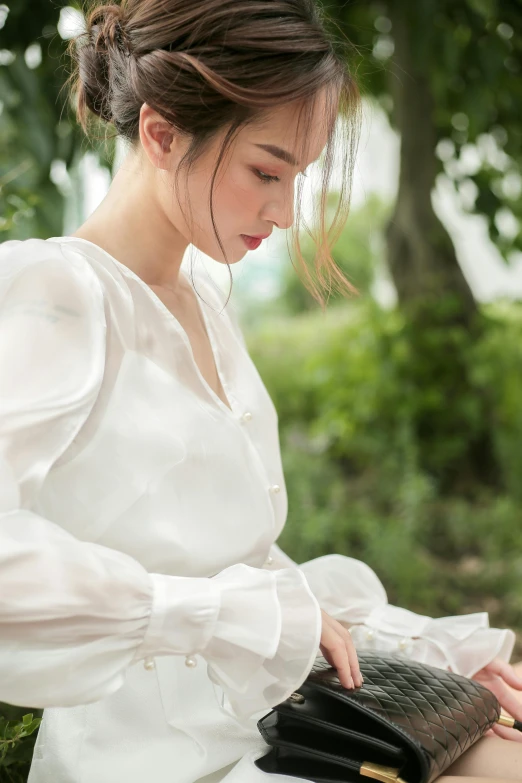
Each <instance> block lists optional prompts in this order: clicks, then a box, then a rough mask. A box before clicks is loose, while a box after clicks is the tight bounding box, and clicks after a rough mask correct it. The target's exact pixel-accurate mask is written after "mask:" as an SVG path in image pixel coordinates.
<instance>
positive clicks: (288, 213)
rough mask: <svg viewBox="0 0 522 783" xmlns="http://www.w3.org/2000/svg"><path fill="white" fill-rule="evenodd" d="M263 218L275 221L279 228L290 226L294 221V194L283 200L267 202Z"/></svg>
mask: <svg viewBox="0 0 522 783" xmlns="http://www.w3.org/2000/svg"><path fill="white" fill-rule="evenodd" d="M263 219H264V220H267V221H270V222H272V223H274V224H275V225H276V226H277V228H282V229H285V228H290V226H291V225H292V224H293V222H294V194H293V193H292V196H291V197H290V198H286V199H284V200H283V201H272V202H270V204H267V206H266V207H265V210H264V213H263Z"/></svg>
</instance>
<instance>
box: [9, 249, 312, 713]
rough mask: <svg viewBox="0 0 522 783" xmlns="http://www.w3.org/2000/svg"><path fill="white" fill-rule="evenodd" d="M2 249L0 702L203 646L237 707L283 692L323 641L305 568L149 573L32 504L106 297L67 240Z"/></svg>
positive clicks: (84, 400) (111, 687)
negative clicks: (63, 250)
mask: <svg viewBox="0 0 522 783" xmlns="http://www.w3.org/2000/svg"><path fill="white" fill-rule="evenodd" d="M0 262H1V263H0V327H1V328H0V701H6V702H9V703H12V704H19V705H22V706H28V707H52V706H62V707H65V706H73V705H77V704H84V703H89V702H94V701H97V700H99V699H101V698H104V697H105V696H107V695H109V694H111V693H113V692H114V691H116V690H117V689H118V688H120V687H121V686H122V685H123V682H124V680H125V672H126V670H127V668H128V667H129V666H130V665H131V664H134V663H136V662H138V661H141V660H143V659H145V658H148V657H154V656H158V655H189V654H195V653H199V654H201V655H202V657H203V658H205V659H206V660H207V662H208V668H209V674H210V676H211V678H212V679H213V680H214V682H216V683H218V684H219V685H220V686H221V687H222V688H223V690H224V691H225V693H226V694H227V695H228V696H229V699H230V702H231V704H232V706H233V708H234V710H236V711H237V714H241V715H245V716H247V715H249V714H252V713H255V712H258V711H260V710H262V709H265V708H266V707H270V706H273V705H274V704H276V703H277V702H278V701H280V700H282V699H284V698H285V696H286V695H287V694H288V693H290V692H291V691H292V690H293V689H294V688H295V687H297V686H298V685H300V684H301V682H302V681H303V680H304V679H305V678H306V675H307V674H308V671H309V669H310V668H311V666H312V663H313V660H314V658H315V655H316V653H317V649H318V646H319V640H320V630H321V616H320V610H319V606H318V604H317V601H316V599H315V597H314V596H313V594H312V593H311V591H310V589H309V587H308V584H307V582H306V578H305V577H304V575H303V574H301V573H300V572H297V571H296V570H295V569H293V568H292V569H290V570H288V569H287V570H282V571H280V572H278V573H277V574H276V573H269V572H266V571H264V570H262V569H256V568H251V567H248V566H245V565H235V566H231V567H230V568H228V569H226V570H224V571H222V572H221V573H219V574H217V575H216V576H214V577H213V578H210V579H207V578H189V577H177V576H167V575H163V574H150V573H148V572H147V571H146V570H145V569H144V568H143V566H142V565H141V564H140V563H139V562H138V561H136V560H135V559H133V558H132V557H130V556H128V555H126V554H124V553H123V552H120V551H117V550H114V549H110V548H108V547H104V546H101V545H99V544H95V543H91V542H87V541H81V540H79V539H77V538H75V537H74V536H72V535H71V534H70V533H69V532H68V531H66V530H64V529H63V528H62V527H60V526H59V525H57V524H56V523H54V522H53V521H52V520H51V519H46V518H44V517H42V516H40V515H39V514H37V513H35V511H34V510H33V509H34V508H35V506H36V500H37V498H38V493H39V490H40V488H41V486H42V484H43V482H44V480H45V478H46V476H47V474H48V472H49V471H50V470H51V468H52V466H53V464H54V463H55V462H56V461H57V460H58V458H59V457H60V456H61V455H62V454H63V452H64V451H65V449H66V448H67V447H68V445H69V444H70V443H71V441H72V440H73V439H74V438H75V436H76V434H77V433H78V431H79V429H80V427H81V426H82V424H83V423H84V422H85V421H86V419H87V417H88V416H89V414H90V412H91V410H92V408H93V406H94V403H95V401H96V398H97V395H98V393H99V390H100V388H101V384H102V381H103V375H104V367H105V351H106V341H105V336H106V322H105V302H104V295H103V291H102V288H101V283H100V281H99V279H98V277H97V276H96V274H95V272H94V270H93V268H92V267H91V266H90V264H89V263H88V261H87V260H86V259H84V258H83V257H82V256H80V255H76V254H74V253H70V252H68V253H67V258H65V257H64V256H61V255H60V250H59V248H57V246H56V243H48V242H44V241H42V240H26V241H24V242H6V243H4V244H3V245H2V246H1V247H0Z"/></svg>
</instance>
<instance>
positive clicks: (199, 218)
mask: <svg viewBox="0 0 522 783" xmlns="http://www.w3.org/2000/svg"><path fill="white" fill-rule="evenodd" d="M324 111H325V108H324V103H323V100H322V99H319V100H317V101H316V105H315V108H314V113H313V118H312V122H311V123H310V125H309V126H308V127H307V128H306V129H305V130H304V133H305V134H306V138H304V139H303V132H301V134H300V135H297V137H296V124H297V120H298V112H297V110H296V109H295V108H292V107H290V108H284V109H278V110H277V112H274V113H273V114H272V115H271V116H270V118H267V119H266V122H264V123H263V125H256V126H249V127H248V126H247V127H244V128H242V129H241V131H240V132H239V134H238V136H237V137H236V140H235V142H234V143H233V145H232V147H231V149H229V151H228V153H227V156H226V158H225V160H224V161H223V162H222V164H221V168H220V171H219V173H218V176H217V177H216V180H215V182H214V195H213V208H214V218H215V223H216V226H217V229H218V232H219V236H220V239H221V242H222V244H223V247H224V248H225V252H226V256H227V258H226V259H224V258H223V253H222V251H221V248H220V246H219V243H218V241H217V239H216V236H215V233H214V230H213V225H212V220H211V216H210V209H209V195H210V184H211V177H212V173H213V171H214V168H215V163H216V160H217V156H218V154H219V150H220V148H221V143H222V140H223V137H224V135H225V133H226V131H223V133H222V134H220V135H219V136H217V137H216V138H215V139H214V140H213V141H212V144H211V145H210V146H209V147H208V148H207V150H206V151H205V152H204V153H203V154H202V155H201V157H200V158H199V159H198V160H197V161H196V162H195V163H194V164H193V166H192V168H191V170H190V173H189V175H188V180H186V174H185V171H182V172H181V174H180V176H179V197H180V199H181V205H182V207H183V211H184V212H185V214H186V215H187V218H188V221H185V218H184V217H183V213H182V210H181V209H180V205H179V203H178V197H177V195H176V191H175V189H174V178H172V180H171V182H170V183H169V184H170V187H169V188H168V189H166V190H165V191H164V198H165V199H166V202H167V203H164V209H165V212H166V214H167V215H168V216H169V219H170V220H171V222H172V223H173V224H174V226H175V228H176V229H177V230H178V231H179V232H180V233H181V234H182V235H183V236H184V237H185V239H186V240H187V242H191V243H192V244H193V245H195V247H197V248H198V249H199V250H201V251H202V252H203V253H205V254H206V255H208V256H210V257H211V258H214V259H215V260H216V261H221V262H223V263H225V261H228V262H229V263H232V264H233V263H236V262H237V261H240V260H241V259H242V258H243V257H244V256H245V254H246V253H247V251H248V250H249V249H253V248H252V247H249V245H248V244H247V243H246V242H245V239H244V238H243V236H242V235H245V236H250V237H252V236H264V235H269V234H271V232H272V230H273V229H274V227H277V228H281V229H286V228H289V227H290V226H291V225H292V223H293V220H294V185H295V180H296V177H297V176H300V175H301V173H302V172H304V171H305V169H306V168H307V166H309V164H310V163H312V162H313V161H314V160H316V159H317V158H318V157H319V155H320V154H321V151H322V150H323V148H324V146H325V144H326V142H327V130H326V128H325V127H324V126H325V123H324V116H325V115H324ZM268 146H270V147H271V148H272V151H270V150H269V149H267V148H266V147H268ZM276 148H279V149H280V150H283V151H285V152H286V153H288V155H287V157H288V159H287V160H286V161H285V160H282V159H281V157H278V156H277V154H274V153H277V149H276ZM279 154H280V155H281V154H284V153H279ZM304 155H305V156H306V159H304V158H303V156H304ZM169 179H170V178H169ZM185 182H187V187H185ZM187 196H188V200H189V201H190V204H191V207H192V214H191V213H190V212H189V205H188V201H187ZM190 220H192V223H193V225H192V227H191V228H192V231H191V229H190V227H189V225H187V222H188V223H190Z"/></svg>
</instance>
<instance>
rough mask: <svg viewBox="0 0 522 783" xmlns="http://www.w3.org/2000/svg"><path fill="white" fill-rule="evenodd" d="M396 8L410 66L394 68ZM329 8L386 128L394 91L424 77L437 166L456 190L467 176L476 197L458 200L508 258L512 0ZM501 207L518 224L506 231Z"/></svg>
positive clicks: (517, 150) (519, 61) (514, 157)
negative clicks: (483, 222) (403, 20)
mask: <svg viewBox="0 0 522 783" xmlns="http://www.w3.org/2000/svg"><path fill="white" fill-rule="evenodd" d="M399 10H400V12H401V13H405V14H406V16H407V28H408V31H409V33H410V34H411V35H410V40H411V42H412V47H411V52H410V55H411V58H412V63H413V68H414V70H413V72H406V73H403V72H401V71H400V68H399V73H395V74H394V73H393V71H394V51H395V50H397V48H398V42H397V40H396V37H397V31H396V30H395V28H394V19H395V17H396V14H397V12H398V11H399ZM328 15H329V16H331V18H332V19H333V20H335V23H336V25H337V27H336V26H335V25H334V31H335V32H336V34H337V37H339V31H340V32H341V33H342V34H343V35H345V36H346V37H347V38H348V40H350V41H351V42H352V44H353V48H352V49H351V50H350V52H349V57H350V61H351V65H352V71H353V72H354V73H355V74H356V77H357V79H358V81H359V83H360V86H361V90H362V92H363V94H365V95H367V96H370V95H371V96H374V97H375V98H376V99H377V100H378V101H379V103H380V105H381V106H382V108H383V109H384V110H385V111H386V112H387V114H388V116H389V118H390V121H391V122H392V124H393V125H395V126H397V125H398V124H399V122H398V116H397V105H396V103H397V101H396V97H397V90H402V89H404V90H407V88H408V84H409V82H410V81H411V80H415V79H417V78H419V77H427V85H428V89H429V90H430V92H431V95H432V99H433V104H434V106H435V111H434V117H433V120H434V131H435V138H434V143H435V145H437V149H438V152H439V160H438V162H437V163H438V168H439V171H444V172H445V173H446V174H447V175H448V176H449V177H450V178H451V179H453V180H454V182H455V184H456V185H457V187H458V186H460V185H461V184H462V183H463V182H466V184H467V185H468V186H469V182H470V181H471V182H472V183H473V185H474V186H475V187H474V189H475V190H476V197H475V199H474V203H473V204H472V205H469V206H468V205H467V200H464V199H463V205H466V206H465V208H466V209H469V211H471V212H474V213H477V214H483V215H484V216H485V217H486V219H487V221H488V227H489V232H490V236H491V239H492V241H493V242H494V243H495V244H496V245H497V247H498V248H499V250H500V251H501V253H502V254H503V255H504V257H505V258H506V259H507V260H509V258H510V254H511V253H512V251H513V250H522V200H521V199H520V175H521V173H522V128H521V125H520V109H519V107H520V104H521V101H522V79H521V78H520V77H521V73H522V36H520V35H519V34H517V33H518V31H519V30H520V29H521V27H522V3H521V2H520V0H512V2H506V3H499V2H496V1H495V0H458V2H456V0H437V2H433V0H417V2H414V3H408V2H399V1H398V0H369V2H365V3H346V2H344V0H335V2H330V3H328ZM440 142H443V149H441V148H439V147H438V145H439V143H440ZM470 145H476V147H477V149H478V152H479V155H478V164H475V163H471V162H470V160H471V158H470V155H469V153H470ZM473 157H475V156H473ZM410 163H411V161H410ZM468 192H469V187H468ZM503 210H507V211H509V212H511V213H512V214H513V215H514V216H515V217H516V218H517V219H518V221H519V226H518V232H517V231H515V234H514V236H510V235H506V234H505V233H504V234H503V233H501V232H500V231H499V226H498V222H497V221H498V217H499V213H502V211H503Z"/></svg>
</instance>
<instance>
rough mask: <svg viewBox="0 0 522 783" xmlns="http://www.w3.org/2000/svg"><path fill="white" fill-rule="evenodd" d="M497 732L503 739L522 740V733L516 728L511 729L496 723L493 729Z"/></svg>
mask: <svg viewBox="0 0 522 783" xmlns="http://www.w3.org/2000/svg"><path fill="white" fill-rule="evenodd" d="M492 730H493V731H494V732H495V734H498V736H499V737H502V739H506V740H511V741H512V742H522V734H521V733H520V732H519V731H516V730H515V729H509V728H508V727H507V726H499V725H498V723H496V724H495V725H494V726H493V729H492Z"/></svg>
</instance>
